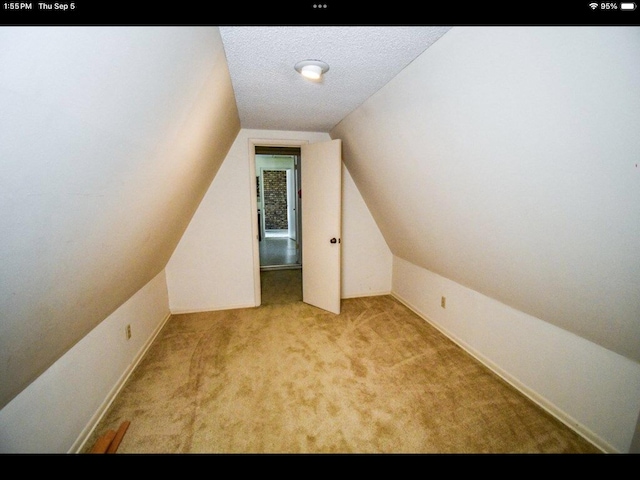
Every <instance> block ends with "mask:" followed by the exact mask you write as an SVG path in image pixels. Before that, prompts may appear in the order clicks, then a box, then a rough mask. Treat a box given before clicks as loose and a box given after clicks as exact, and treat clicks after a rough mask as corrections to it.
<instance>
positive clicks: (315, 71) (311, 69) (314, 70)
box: [294, 60, 329, 80]
mask: <svg viewBox="0 0 640 480" xmlns="http://www.w3.org/2000/svg"><path fill="white" fill-rule="evenodd" d="M294 68H295V69H296V71H297V72H298V73H300V75H302V76H303V77H305V78H308V79H309V80H320V79H321V78H322V75H323V74H324V73H326V72H327V70H329V65H327V64H326V63H324V62H321V61H320V60H303V61H302V62H298V63H296V65H295V67H294Z"/></svg>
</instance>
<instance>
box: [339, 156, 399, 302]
mask: <svg viewBox="0 0 640 480" xmlns="http://www.w3.org/2000/svg"><path fill="white" fill-rule="evenodd" d="M392 259H393V256H392V255H391V251H390V250H389V247H388V246H387V243H386V242H385V240H384V237H383V236H382V233H380V229H379V228H378V226H377V225H376V222H375V221H374V220H373V217H372V216H371V212H369V209H368V208H367V205H366V204H365V203H364V200H363V199H362V196H361V195H360V192H359V191H358V187H356V184H355V183H354V182H353V178H351V174H350V173H349V170H347V168H346V167H345V166H344V164H343V165H342V292H341V295H342V298H352V297H366V296H371V295H385V294H389V293H391V266H392Z"/></svg>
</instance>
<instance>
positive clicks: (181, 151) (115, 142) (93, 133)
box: [0, 27, 240, 408]
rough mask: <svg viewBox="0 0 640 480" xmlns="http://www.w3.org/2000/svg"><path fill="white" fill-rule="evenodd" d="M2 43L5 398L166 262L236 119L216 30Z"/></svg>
mask: <svg viewBox="0 0 640 480" xmlns="http://www.w3.org/2000/svg"><path fill="white" fill-rule="evenodd" d="M0 45H2V49H0V65H2V68H0V111H1V112H2V114H1V115H0V159H1V160H0V162H1V163H2V175H0V223H1V224H2V237H1V238H0V260H1V264H2V268H1V269H0V312H1V313H0V408H1V407H2V406H4V405H5V404H6V403H7V402H8V401H9V400H10V399H12V398H13V397H14V396H15V395H16V394H17V393H18V392H20V391H21V390H22V389H23V388H24V387H26V386H27V385H28V384H29V383H30V382H31V381H33V380H34V379H35V378H36V377H37V376H38V375H39V374H40V373H42V372H43V371H44V370H46V369H47V368H48V367H49V366H50V365H52V363H53V362H55V361H56V360H57V359H58V358H59V357H60V356H62V355H63V354H64V353H65V352H66V351H67V350H68V349H69V348H71V347H72V346H73V345H74V344H75V343H76V342H77V341H78V340H79V339H81V338H82V337H83V336H84V335H86V334H87V333H88V332H89V331H90V330H92V329H93V328H94V327H95V326H96V325H97V324H98V323H100V322H101V321H102V320H104V319H105V318H106V317H107V316H109V315H110V314H111V313H112V312H113V311H114V310H116V308H118V307H119V306H120V305H121V304H123V303H124V302H125V301H126V300H127V299H129V298H130V297H131V296H132V295H133V294H134V293H135V292H137V291H138V290H139V289H140V288H142V287H143V286H144V285H145V284H146V283H147V282H149V281H150V280H151V279H152V278H153V277H155V275H157V274H158V273H159V272H160V271H161V270H162V269H163V268H164V266H165V264H166V263H167V261H168V259H169V257H170V255H171V253H172V252H173V250H174V248H175V246H176V245H177V243H178V241H179V239H180V237H181V236H182V233H183V232H184V229H185V228H186V226H187V224H188V222H189V220H190V218H191V216H192V215H193V212H194V211H195V209H196V208H197V205H198V203H199V202H200V199H201V198H202V196H203V195H204V193H205V191H206V189H207V188H208V186H209V184H210V183H211V180H212V179H213V177H214V175H215V174H216V172H217V170H218V167H219V166H220V163H221V162H222V161H223V160H224V158H225V155H226V152H227V151H228V149H229V147H230V146H231V144H232V142H233V140H234V139H235V137H236V135H237V133H238V131H239V129H240V121H239V117H238V112H237V109H236V105H235V99H234V96H233V90H232V87H231V81H230V78H229V72H228V69H227V64H226V61H225V57H224V51H223V48H222V43H221V39H220V36H219V32H218V30H217V28H215V27H208V28H202V27H198V28H185V27H179V28H164V27H142V28H136V27H122V28H119V27H105V28H101V27H86V28H84V27H69V28H65V27H45V28H41V27H24V28H23V27H15V28H11V27H10V28H0ZM107 360H108V359H105V361H107Z"/></svg>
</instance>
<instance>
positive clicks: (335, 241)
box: [329, 238, 340, 243]
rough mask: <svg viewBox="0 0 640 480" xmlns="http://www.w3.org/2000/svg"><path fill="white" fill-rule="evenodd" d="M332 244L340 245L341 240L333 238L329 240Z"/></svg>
mask: <svg viewBox="0 0 640 480" xmlns="http://www.w3.org/2000/svg"><path fill="white" fill-rule="evenodd" d="M329 241H330V242H331V243H340V240H336V239H335V238H332V239H331V240H329Z"/></svg>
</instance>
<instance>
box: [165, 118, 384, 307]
mask: <svg viewBox="0 0 640 480" xmlns="http://www.w3.org/2000/svg"><path fill="white" fill-rule="evenodd" d="M250 139H261V140H268V141H270V142H272V141H274V140H284V141H287V140H291V141H301V140H304V141H308V142H309V143H313V142H319V141H328V140H330V138H329V135H328V134H326V133H312V132H288V131H286V132H283V131H271V130H250V129H242V130H241V131H240V133H239V134H238V137H237V138H236V140H235V142H234V144H233V146H232V147H231V150H230V151H229V154H228V155H227V158H226V159H225V161H224V163H223V164H222V166H221V167H220V170H219V171H218V174H217V175H216V178H215V180H214V181H213V183H212V184H211V187H210V188H209V190H208V192H207V194H206V195H205V197H204V199H203V200H202V203H201V204H200V207H199V208H198V211H197V212H196V214H195V215H194V216H193V219H192V220H191V223H190V224H189V227H188V228H187V230H186V232H185V235H184V236H183V237H182V239H181V240H180V243H179V244H178V247H177V248H176V250H175V252H174V254H173V256H172V257H171V260H170V261H169V263H168V265H167V268H166V272H167V284H168V287H169V303H170V307H171V311H172V312H173V313H182V312H192V311H206V310H220V309H229V308H239V307H250V306H255V305H256V304H257V299H256V297H255V295H254V293H255V289H254V243H253V241H254V236H253V230H252V228H253V212H252V203H251V200H252V198H251V196H252V195H253V196H255V191H254V190H253V189H252V187H251V183H250V182H251V175H252V172H251V171H250V166H251V162H253V155H251V157H250V148H249V140H250ZM303 161H304V159H303ZM343 196H344V198H343V202H344V203H343V216H344V226H343V228H344V232H343V241H344V245H343V277H342V279H343V286H342V295H343V296H345V297H352V296H361V295H372V294H379V293H388V292H390V289H391V283H390V278H391V267H390V265H391V254H390V252H389V250H388V247H387V246H386V244H385V243H384V240H383V239H382V236H381V234H380V232H379V230H378V228H377V226H376V225H375V222H373V219H372V218H371V215H370V213H369V212H368V210H367V209H366V206H365V205H364V202H363V201H362V199H361V197H360V194H359V192H358V191H357V189H356V188H355V184H354V183H353V181H352V179H351V177H350V175H349V174H348V172H347V171H346V170H343ZM303 241H304V239H303ZM303 268H304V266H303Z"/></svg>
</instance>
